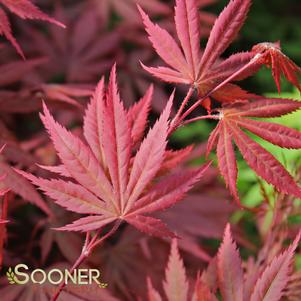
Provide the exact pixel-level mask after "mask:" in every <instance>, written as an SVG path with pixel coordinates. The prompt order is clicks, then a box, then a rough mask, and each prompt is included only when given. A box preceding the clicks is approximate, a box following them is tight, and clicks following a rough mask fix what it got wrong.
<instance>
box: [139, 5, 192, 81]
mask: <svg viewBox="0 0 301 301" xmlns="http://www.w3.org/2000/svg"><path fill="white" fill-rule="evenodd" d="M138 8H139V11H140V14H141V16H142V19H143V23H144V25H145V27H146V31H147V33H148V35H149V39H150V41H151V42H152V44H153V47H154V48H155V50H156V52H157V53H158V55H159V56H160V57H161V58H162V59H163V60H164V61H165V62H166V63H167V64H168V65H170V66H172V67H173V68H174V69H176V70H177V71H180V72H181V73H182V74H186V76H187V77H190V78H191V76H192V74H189V69H188V66H187V63H186V61H185V57H184V55H183V53H182V51H181V49H180V48H179V46H178V45H177V43H176V42H175V40H174V39H173V38H172V37H171V36H170V34H169V33H168V32H167V31H166V30H164V29H162V28H160V27H159V26H158V25H155V24H154V23H152V22H151V20H150V19H149V17H148V16H147V14H145V12H144V11H143V10H142V8H141V7H139V6H138Z"/></svg>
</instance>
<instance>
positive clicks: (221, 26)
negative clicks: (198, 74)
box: [201, 0, 251, 72]
mask: <svg viewBox="0 0 301 301" xmlns="http://www.w3.org/2000/svg"><path fill="white" fill-rule="evenodd" d="M250 4H251V1H250V0H231V1H230V3H229V4H228V6H227V7H226V8H225V9H224V10H223V12H222V13H221V14H220V15H219V17H218V18H217V20H216V21H215V24H214V26H213V28H212V30H211V33H210V36H209V40H208V43H207V46H206V48H205V51H204V54H203V57H202V60H201V70H207V69H208V68H210V67H211V66H212V65H213V64H214V63H215V61H216V59H217V58H218V57H219V56H220V55H221V54H222V53H223V52H224V50H225V49H226V48H227V47H228V46H229V44H230V43H231V42H232V41H233V39H234V38H235V37H236V35H237V33H238V31H239V30H240V28H241V26H242V25H243V23H244V21H245V19H246V17H247V14H248V11H249V8H250ZM202 72H204V71H202Z"/></svg>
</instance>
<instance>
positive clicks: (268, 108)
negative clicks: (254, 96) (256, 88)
mask: <svg viewBox="0 0 301 301" xmlns="http://www.w3.org/2000/svg"><path fill="white" fill-rule="evenodd" d="M300 108H301V102H300V101H294V100H291V99H285V98H263V99H258V100H255V101H253V102H250V103H248V104H245V105H242V106H240V107H238V109H239V110H237V109H233V110H231V109H230V110H229V115H231V116H241V117H262V118H264V117H280V116H283V115H286V114H289V113H292V112H294V111H296V110H298V109H300Z"/></svg>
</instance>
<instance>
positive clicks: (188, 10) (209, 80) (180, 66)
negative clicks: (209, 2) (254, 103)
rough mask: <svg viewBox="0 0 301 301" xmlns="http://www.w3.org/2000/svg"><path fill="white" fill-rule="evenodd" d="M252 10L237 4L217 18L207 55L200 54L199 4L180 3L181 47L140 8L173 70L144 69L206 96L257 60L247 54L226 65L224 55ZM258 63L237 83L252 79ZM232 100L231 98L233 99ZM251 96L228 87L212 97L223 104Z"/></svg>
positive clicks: (246, 3)
mask: <svg viewBox="0 0 301 301" xmlns="http://www.w3.org/2000/svg"><path fill="white" fill-rule="evenodd" d="M249 7H250V0H235V1H231V2H230V3H229V5H228V6H227V7H226V8H225V9H224V11H223V12H222V13H221V14H220V16H219V17H218V18H217V20H216V22H215V24H214V26H213V28H212V30H211V34H210V36H209V39H208V42H207V46H206V48H205V50H204V52H203V53H201V50H200V46H199V43H200V38H201V32H200V18H199V13H198V8H197V3H196V1H195V0H177V1H176V7H175V24H176V30H177V35H178V38H179V41H180V46H181V48H182V49H181V48H180V47H179V46H178V44H177V43H176V41H175V40H174V39H173V38H172V36H171V35H170V34H169V33H168V32H167V31H166V30H164V29H162V28H160V27H159V26H158V25H155V24H153V23H152V22H151V21H150V19H149V17H148V16H147V15H146V14H145V13H144V11H143V10H142V9H141V8H140V7H139V10H140V13H141V15H142V18H143V22H144V25H145V28H146V31H147V32H148V34H149V39H150V41H151V42H152V44H153V47H154V48H155V50H156V52H157V53H158V55H159V56H160V57H161V58H162V59H163V61H165V63H167V64H168V65H169V66H171V68H169V67H157V68H153V67H146V66H144V65H143V64H142V66H143V68H144V69H145V70H147V71H148V72H150V73H151V74H153V75H154V76H156V77H158V78H160V79H161V80H163V81H166V82H172V83H182V84H187V85H190V86H192V87H194V88H196V89H197V90H198V94H199V96H204V95H206V94H207V93H208V92H209V91H210V90H212V89H213V88H214V87H215V86H217V85H218V84H219V83H221V82H222V81H223V80H225V79H226V78H227V77H229V75H232V74H234V73H235V72H236V71H238V70H240V69H241V68H242V67H243V66H245V65H246V64H247V63H249V62H250V61H251V60H252V58H254V56H255V53H252V52H245V53H237V54H234V55H232V56H230V57H229V58H228V59H226V60H225V61H223V62H220V61H219V57H220V55H221V54H222V53H223V52H224V51H225V49H226V48H227V47H228V46H229V44H230V43H231V42H232V41H233V39H234V38H235V37H236V35H237V33H238V31H239V29H240V28H241V26H242V25H243V23H244V20H245V18H246V16H247V13H248V11H249ZM257 68H258V66H257V63H256V62H255V61H254V63H253V65H252V68H249V69H246V70H245V71H244V72H242V73H241V74H240V75H239V76H237V77H235V78H233V79H234V80H238V79H242V78H245V77H247V76H250V75H251V74H253V73H254V72H255V71H256V70H257ZM229 94H231V95H232V97H230V95H229ZM250 96H251V94H249V93H247V92H246V91H244V90H243V89H241V88H240V87H238V86H236V85H234V84H229V83H228V84H226V85H224V87H223V88H222V89H220V90H219V91H218V92H216V93H213V94H212V97H214V98H216V99H217V100H219V101H221V102H233V101H234V100H235V101H239V100H246V99H248V98H249V97H250Z"/></svg>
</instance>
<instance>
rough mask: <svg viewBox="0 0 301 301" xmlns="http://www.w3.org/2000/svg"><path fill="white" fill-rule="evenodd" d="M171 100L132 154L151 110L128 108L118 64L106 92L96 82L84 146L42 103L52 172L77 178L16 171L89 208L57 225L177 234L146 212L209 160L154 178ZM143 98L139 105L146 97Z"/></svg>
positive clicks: (64, 200)
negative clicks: (119, 224) (54, 162)
mask: <svg viewBox="0 0 301 301" xmlns="http://www.w3.org/2000/svg"><path fill="white" fill-rule="evenodd" d="M148 97H151V94H148ZM172 101H173V95H172V96H171V97H170V99H169V101H168V103H167V105H166V108H165V110H164V111H163V113H162V114H161V117H160V118H159V120H158V121H157V122H156V123H155V125H154V126H153V128H152V129H151V130H150V131H149V132H148V134H147V136H146V138H145V139H144V140H143V142H142V143H141V145H140V146H139V149H138V150H137V152H136V154H135V155H134V156H132V153H135V151H134V150H135V149H133V142H135V140H137V139H138V137H141V133H142V132H143V130H144V126H145V124H146V119H147V111H148V110H145V109H141V110H137V109H136V108H135V107H134V108H133V109H132V110H131V109H130V111H126V110H125V108H124V107H123V104H122V102H121V100H120V97H119V93H118V88H117V83H116V70H115V67H114V68H113V70H112V72H111V76H110V82H109V86H108V89H107V91H106V93H105V92H104V80H101V82H100V83H99V85H98V87H97V89H96V92H95V95H94V97H93V98H92V100H91V103H90V104H89V106H88V108H87V111H86V116H85V118H84V127H83V129H84V136H85V139H86V141H87V142H88V145H87V144H86V143H84V142H83V141H81V140H80V139H79V138H77V137H76V136H74V135H73V134H72V133H71V132H69V131H68V130H66V129H65V128H64V127H62V126H61V125H59V124H58V123H57V122H56V121H55V120H54V119H53V117H52V116H51V114H50V112H49V111H48V109H47V107H46V106H45V105H44V114H42V115H41V118H42V121H43V123H44V125H45V127H46V128H47V130H48V132H49V134H50V137H51V139H52V141H53V143H54V146H55V148H56V151H57V153H58V156H59V157H60V159H61V161H62V166H60V167H59V168H58V169H57V171H58V172H59V173H63V174H64V175H65V176H67V177H71V178H73V180H74V181H75V182H70V181H64V180H60V179H58V180H57V179H54V180H46V179H42V178H37V177H35V176H33V175H31V174H27V173H24V172H21V173H22V174H23V175H25V177H26V178H28V179H29V180H30V181H31V182H32V183H34V184H35V185H37V186H38V187H39V188H40V189H41V190H42V191H44V192H45V193H46V194H47V195H48V196H50V197H51V198H53V199H54V200H55V201H56V202H57V203H58V204H59V205H61V206H63V207H65V208H66V209H68V210H70V211H74V212H77V213H81V214H88V216H86V217H83V218H81V219H79V220H77V221H75V222H74V223H73V224H71V225H67V226H65V227H63V228H61V230H68V231H91V230H95V229H99V228H101V227H102V226H104V225H106V224H108V223H111V222H113V221H116V220H120V221H126V222H128V223H130V224H131V225H133V226H135V227H136V228H138V229H139V230H141V231H144V232H146V233H148V234H152V235H156V236H174V234H173V233H172V232H170V231H169V230H168V229H167V227H166V226H165V225H164V224H163V223H162V222H161V221H160V220H159V219H155V218H153V217H150V216H146V215H145V214H149V213H152V212H155V211H157V210H162V209H165V208H167V207H170V206H171V205H173V204H174V203H176V202H178V201H180V200H181V199H182V197H183V195H184V194H185V193H186V192H187V191H188V190H189V189H190V188H191V187H192V185H193V184H194V183H195V182H197V181H198V180H199V178H200V177H201V176H202V175H203V173H204V171H205V170H206V169H207V168H208V166H209V164H206V165H205V166H202V167H200V168H197V169H193V170H183V171H181V172H180V173H176V174H168V175H166V176H163V177H159V178H157V181H156V183H153V181H154V179H155V178H156V176H157V174H158V172H160V170H161V167H162V166H163V164H164V159H165V154H166V144H167V141H166V138H167V135H168V127H169V115H170V110H171V106H172ZM141 102H142V103H141V105H140V107H141V108H143V107H144V106H145V103H146V104H147V105H148V104H149V102H150V100H149V99H145V98H144V99H142V100H141ZM138 106H139V104H138ZM133 114H135V116H136V118H135V120H134V122H133V117H130V116H132V115H133ZM130 120H132V122H130ZM52 171H55V169H52Z"/></svg>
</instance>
